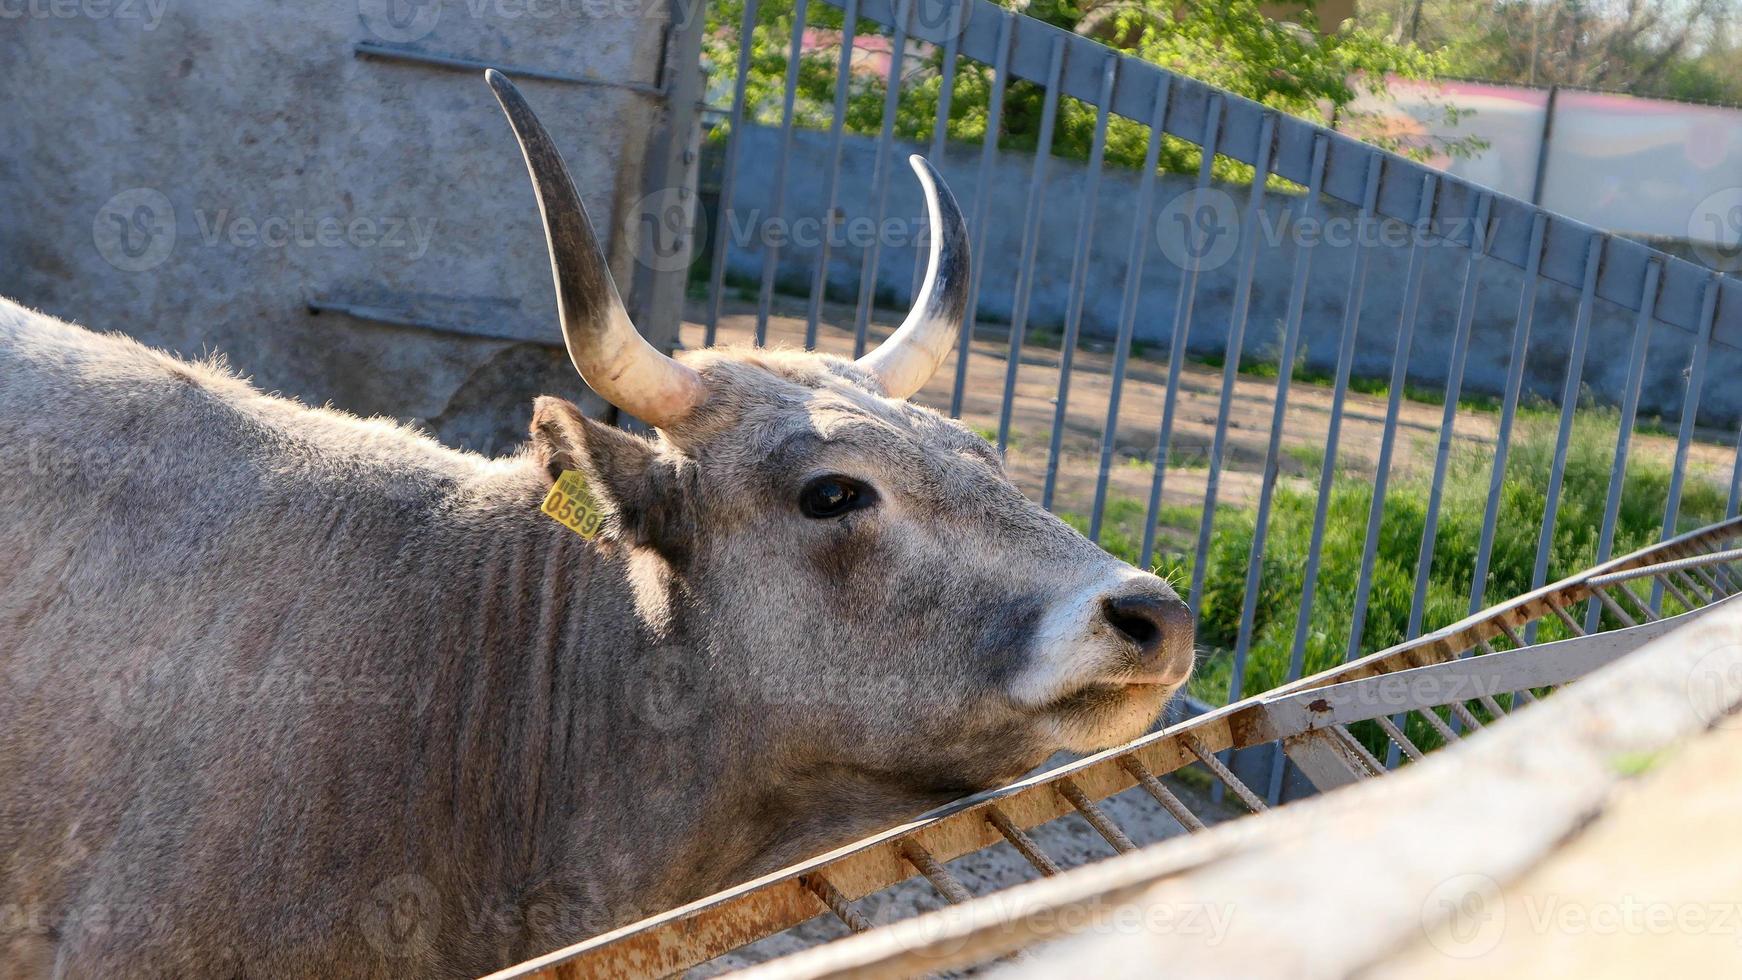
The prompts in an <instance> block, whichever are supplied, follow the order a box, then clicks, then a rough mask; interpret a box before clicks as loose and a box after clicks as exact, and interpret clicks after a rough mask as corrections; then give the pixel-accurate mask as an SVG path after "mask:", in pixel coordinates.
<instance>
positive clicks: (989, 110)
mask: <svg viewBox="0 0 1742 980" xmlns="http://www.w3.org/2000/svg"><path fill="white" fill-rule="evenodd" d="M963 2H966V0H963ZM1015 24H1016V15H1015V14H1013V13H1010V12H1009V11H1005V10H1000V11H998V53H997V54H996V55H995V56H994V58H993V61H992V94H991V95H990V96H989V97H988V100H987V105H986V134H985V139H984V140H982V141H981V144H980V179H979V181H978V183H977V184H976V185H975V187H974V221H973V224H972V225H970V226H969V233H970V234H971V235H973V236H974V243H973V245H972V246H970V248H971V249H972V250H973V254H975V255H978V256H980V257H981V258H980V261H978V262H975V263H973V268H971V269H969V270H968V283H969V285H968V316H967V322H965V323H963V324H962V333H961V336H960V337H959V338H957V341H956V383H955V385H954V387H953V388H952V389H951V390H950V417H951V418H961V417H962V392H963V390H964V389H965V388H966V387H967V384H968V351H969V350H970V349H971V348H972V347H973V346H974V325H975V324H976V323H977V322H978V321H979V318H980V286H981V285H982V284H983V283H984V282H985V278H986V259H985V255H986V211H987V208H988V206H989V205H990V204H991V199H992V165H993V163H994V162H995V161H996V160H997V159H998V130H999V128H1000V127H1001V126H1003V124H1004V123H1003V120H1004V89H1005V87H1006V86H1008V85H1009V83H1010V41H1011V38H1012V36H1013V35H1012V31H1013V29H1014V27H1015Z"/></svg>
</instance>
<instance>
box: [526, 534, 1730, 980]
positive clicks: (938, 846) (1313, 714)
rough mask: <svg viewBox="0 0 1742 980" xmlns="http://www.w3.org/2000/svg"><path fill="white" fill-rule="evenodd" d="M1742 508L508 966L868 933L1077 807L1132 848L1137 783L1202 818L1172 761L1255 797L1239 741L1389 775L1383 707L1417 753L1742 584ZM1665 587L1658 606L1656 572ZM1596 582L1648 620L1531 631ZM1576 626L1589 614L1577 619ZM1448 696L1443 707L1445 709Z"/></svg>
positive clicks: (679, 966) (651, 969)
mask: <svg viewBox="0 0 1742 980" xmlns="http://www.w3.org/2000/svg"><path fill="white" fill-rule="evenodd" d="M1739 544H1742V518H1733V519H1731V520H1729V521H1726V522H1724V523H1721V524H1717V525H1713V526H1711V527H1708V528H1704V529H1701V530H1699V531H1695V532H1691V533H1689V534H1685V535H1682V536H1680V537H1677V538H1674V539H1671V540H1669V541H1666V542H1664V543H1662V544H1658V545H1654V546H1652V547H1649V548H1646V549H1643V550H1641V551H1638V552H1634V553H1633V554H1630V555H1627V556H1624V557H1622V558H1617V559H1614V560H1612V561H1609V562H1606V563H1604V564H1603V565H1600V566H1597V567H1596V568H1593V569H1591V570H1589V571H1586V572H1582V573H1580V574H1578V575H1575V576H1572V577H1570V578H1567V579H1565V580H1562V581H1560V582H1557V583H1555V584H1553V585H1551V586H1548V587H1546V588H1543V589H1539V590H1536V591H1534V592H1531V593H1529V594H1527V595H1524V596H1520V597H1518V598H1515V599H1512V600H1510V601H1507V602H1504V603H1501V604H1500V605H1497V606H1494V607H1493V608H1491V609H1488V610H1485V611H1483V612H1481V613H1479V614H1477V615H1474V616H1471V617H1469V618H1467V619H1465V620H1463V621H1461V622H1459V623H1457V624H1455V625H1453V626H1449V627H1447V628H1445V629H1442V630H1438V631H1436V632H1433V633H1430V634H1428V635H1426V636H1423V637H1420V638H1418V639H1416V640H1412V641H1410V642H1408V643H1404V644H1401V645H1399V646H1396V647H1393V648H1391V649H1389V650H1384V651H1381V652H1379V653H1376V654H1373V655H1371V656H1368V657H1364V658H1362V659H1360V660H1357V661H1355V662H1353V663H1350V664H1347V665H1345V666H1343V667H1340V668H1337V669H1335V670H1332V671H1328V672H1326V673H1323V674H1320V675H1317V676H1315V677H1311V678H1308V679H1306V680H1303V681H1299V682H1296V683H1293V684H1289V685H1286V686H1285V687H1283V688H1280V689H1278V690H1276V691H1273V692H1271V693H1269V694H1265V695H1261V696H1258V697H1253V698H1249V699H1247V700H1245V701H1242V702H1239V703H1236V704H1232V705H1229V706H1227V707H1225V708H1222V709H1219V710H1216V711H1213V712H1210V713H1208V714H1204V715H1201V716H1199V717H1196V718H1193V719H1191V720H1190V721H1187V722H1185V723H1183V724H1179V725H1175V726H1173V727H1171V728H1168V729H1166V730H1164V731H1161V732H1157V733H1155V734H1153V735H1149V736H1146V737H1144V738H1142V739H1139V740H1137V741H1135V742H1132V743H1131V744H1130V745H1127V746H1124V747H1123V748H1120V749H1116V750H1112V751H1109V752H1103V753H1100V754H1098V755H1095V756H1091V757H1089V758H1086V759H1082V760H1080V761H1077V762H1073V763H1071V764H1069V765H1066V766H1062V767H1060V768H1057V769H1054V770H1052V771H1049V772H1046V773H1042V774H1040V775H1037V776H1034V777H1031V778H1029V779H1026V780H1023V781H1022V782H1020V783H1017V784H1015V785H1012V786H1008V787H1005V788H1003V789H999V790H995V791H992V792H988V793H983V794H979V795H977V796H973V797H970V798H967V799H964V800H961V801H959V802H957V803H954V804H951V805H950V806H947V807H943V808H941V809H939V810H937V811H934V812H933V813H931V814H928V815H927V816H925V817H922V818H920V819H918V820H915V821H913V822H912V823H910V824H907V825H906V826H902V827H898V828H895V829H893V830H890V831H887V832H885V833H883V834H879V835H876V836H874V837H870V838H867V839H865V840H863V841H861V842H859V843H857V844H854V845H851V846H849V847H846V848H842V849H841V850H838V851H835V852H833V853H831V854H827V855H823V856H821V857H818V858H815V859H813V860H811V861H807V862H804V863H802V864H798V865H794V866H793V867H790V868H787V869H785V870H783V871H780V872H777V873H775V874H772V875H769V876H767V877H766V878H763V879H761V880H759V881H755V882H751V883H749V884H746V885H743V886H740V887H738V888H735V889H731V890H729V891H726V892H721V893H720V894H718V895H714V896H711V897H709V898H705V899H702V900H701V901H698V902H694V903H692V904H690V905H687V906H684V907H682V908H679V909H674V910H672V911H670V912H667V913H664V914H662V915H659V916H655V917H652V918H649V919H646V920H644V921H642V922H639V923H636V924H634V925H630V926H627V927H625V928H622V929H619V930H616V931H615V932H611V933H607V934H605V935H602V936H599V937H596V938H594V939H590V940H588V941H586V942H584V943H581V944H579V945H577V946H573V947H570V948H568V949H565V950H559V951H557V952H555V953H552V954H550V955H548V956H545V957H542V958H540V959H537V960H533V961H531V962H528V963H525V964H522V965H520V966H517V967H513V968H510V969H508V970H504V971H502V972H501V973H498V974H495V975H494V977H495V978H500V980H507V978H527V980H529V978H534V977H581V976H585V977H607V976H624V977H629V976H664V975H667V974H672V973H677V972H680V971H682V970H685V969H688V968H690V967H693V966H696V965H699V964H701V963H704V962H706V961H708V960H710V959H713V958H714V957H717V956H720V955H722V954H724V953H727V952H730V951H732V950H735V949H738V948H740V947H742V946H745V945H748V944H749V943H751V942H754V941H756V940H758V939H761V938H763V937H766V936H770V935H773V934H774V933H777V932H780V931H783V930H785V929H788V928H791V927H792V926H795V925H798V924H799V923H801V922H803V921H805V920H807V919H810V918H812V917H814V916H817V915H821V914H833V915H835V916H838V917H839V918H840V919H841V920H842V921H844V922H845V923H846V925H847V926H848V927H849V928H850V929H852V930H853V931H855V932H858V931H863V930H864V929H865V928H867V927H868V926H869V925H870V920H869V919H868V918H867V917H866V916H865V915H864V914H863V913H862V912H861V911H860V910H859V908H858V906H857V905H856V903H857V902H859V901H861V900H863V899H864V898H865V897H867V896H869V895H872V894H873V893H876V892H879V891H881V890H883V889H885V888H888V887H890V886H892V885H895V884H897V883H899V882H901V881H903V880H905V879H907V878H910V877H912V876H914V875H915V874H919V875H923V876H924V877H925V878H926V879H927V880H928V881H930V882H931V883H932V885H933V887H935V888H936V889H937V891H938V894H939V895H941V896H942V897H943V898H944V899H945V900H946V901H947V902H950V903H952V904H955V903H960V902H962V901H966V900H967V899H969V898H971V897H974V896H973V895H972V894H971V893H970V892H969V890H968V889H967V888H966V886H965V885H963V884H962V882H961V881H960V880H959V879H958V878H956V877H955V876H954V875H952V874H951V873H950V871H949V870H948V867H947V862H949V861H952V860H955V859H957V858H960V857H962V856H964V855H968V854H972V853H974V852H977V851H980V850H982V849H984V848H987V847H990V846H992V845H994V844H997V843H999V842H1008V843H1010V844H1011V845H1012V846H1013V847H1014V848H1015V849H1016V850H1017V852H1018V853H1020V854H1022V855H1023V857H1024V858H1026V859H1027V860H1028V861H1029V862H1030V863H1031V864H1032V865H1033V866H1034V869H1035V870H1036V872H1037V873H1038V874H1041V875H1051V874H1055V873H1057V871H1058V870H1060V867H1061V862H1060V861H1059V859H1058V858H1057V857H1056V856H1054V855H1048V854H1046V853H1045V852H1043V851H1042V850H1041V849H1040V847H1039V846H1038V845H1037V844H1036V843H1035V841H1034V839H1033V837H1032V836H1031V834H1030V833H1029V832H1030V831H1032V830H1033V829H1034V828H1035V827H1037V826H1040V825H1042V824H1046V823H1050V822H1052V821H1055V820H1058V819H1059V818H1061V817H1064V816H1066V815H1068V814H1071V813H1077V814H1081V815H1082V816H1083V817H1084V818H1086V819H1087V820H1088V822H1089V823H1090V825H1091V826H1093V827H1094V828H1095V830H1096V831H1097V832H1099V833H1100V834H1101V835H1102V836H1103V837H1105V838H1106V840H1107V841H1108V843H1109V844H1111V845H1112V846H1113V848H1114V849H1115V851H1117V852H1120V853H1123V852H1126V851H1129V850H1131V849H1132V848H1133V844H1132V842H1131V840H1130V839H1129V837H1128V836H1127V834H1126V833H1125V831H1124V830H1123V829H1122V828H1121V827H1120V826H1119V825H1118V823H1116V822H1115V821H1114V819H1113V818H1112V817H1111V816H1110V815H1109V814H1108V813H1107V812H1106V809H1105V808H1104V807H1102V806H1100V805H1099V804H1100V801H1102V800H1104V799H1106V798H1107V797H1110V796H1113V795H1114V794H1117V793H1122V792H1124V791H1126V790H1130V789H1132V788H1134V787H1141V788H1142V789H1143V790H1144V791H1146V792H1147V793H1148V794H1149V795H1150V796H1151V797H1152V798H1153V800H1154V802H1155V804H1156V805H1157V806H1158V807H1160V808H1162V809H1163V810H1165V811H1167V812H1168V813H1169V814H1171V815H1173V817H1174V818H1175V819H1177V820H1178V821H1179V823H1180V824H1181V826H1182V827H1183V828H1184V829H1185V830H1186V831H1187V832H1195V831H1198V830H1201V829H1202V828H1203V822H1202V819H1201V818H1200V816H1199V815H1198V814H1196V813H1194V812H1193V811H1192V810H1191V809H1190V808H1189V807H1188V806H1187V805H1186V804H1185V803H1184V802H1183V801H1182V800H1181V799H1180V798H1179V796H1178V795H1176V794H1175V793H1173V792H1172V791H1171V790H1170V789H1169V788H1168V787H1167V786H1166V785H1165V784H1164V783H1163V782H1162V781H1161V780H1160V778H1159V777H1160V776H1164V775H1167V774H1169V773H1173V772H1177V771H1179V770H1181V769H1184V768H1186V767H1188V766H1193V765H1196V766H1201V767H1203V768H1205V769H1207V770H1208V772H1209V773H1210V774H1211V776H1212V777H1213V778H1214V779H1215V780H1217V781H1218V782H1219V783H1220V784H1222V785H1224V786H1225V787H1227V789H1228V790H1229V791H1230V792H1231V793H1232V794H1233V795H1234V796H1235V797H1237V798H1238V799H1239V800H1241V801H1242V802H1243V803H1244V804H1245V806H1246V807H1248V808H1250V809H1252V810H1254V811H1257V810H1263V809H1265V806H1266V804H1265V802H1264V800H1263V799H1262V797H1261V796H1260V795H1259V794H1258V793H1257V792H1256V791H1255V790H1254V789H1253V788H1252V787H1250V786H1249V785H1247V784H1246V783H1245V782H1243V781H1242V780H1241V779H1240V778H1239V777H1238V776H1237V775H1235V774H1234V773H1233V772H1232V771H1231V770H1229V769H1228V768H1227V767H1226V766H1225V765H1223V764H1222V763H1221V762H1220V761H1218V759H1217V753H1220V752H1224V751H1227V750H1240V749H1252V748H1256V747H1261V746H1265V745H1273V744H1275V745H1280V746H1281V748H1282V749H1283V751H1284V752H1285V753H1286V754H1287V756H1288V758H1289V759H1290V760H1292V761H1293V762H1294V763H1295V764H1296V765H1297V766H1299V767H1300V769H1301V771H1302V772H1303V773H1305V775H1306V776H1307V778H1309V779H1310V780H1311V781H1312V783H1313V784H1314V786H1316V787H1317V788H1319V789H1321V790H1322V789H1330V788H1334V787H1337V786H1342V785H1346V784H1349V783H1352V782H1356V781H1359V780H1363V779H1369V778H1374V777H1377V776H1380V775H1382V774H1384V773H1385V772H1386V771H1387V766H1386V764H1385V763H1384V762H1382V761H1381V760H1380V759H1379V757H1378V755H1377V754H1376V753H1375V752H1374V751H1373V742H1374V740H1373V737H1372V734H1373V733H1371V732H1368V733H1363V732H1361V731H1360V728H1359V726H1361V725H1362V724H1364V723H1365V724H1372V725H1374V726H1375V729H1376V730H1377V731H1378V732H1382V733H1383V734H1384V738H1385V739H1386V741H1388V742H1389V744H1391V745H1395V746H1397V747H1398V748H1399V749H1400V750H1401V751H1402V752H1403V753H1404V758H1403V761H1401V762H1400V763H1399V764H1408V761H1410V760H1414V759H1417V758H1420V757H1421V755H1422V754H1423V750H1422V748H1421V747H1420V746H1418V745H1417V744H1416V742H1415V740H1414V739H1413V738H1412V737H1411V736H1409V735H1408V734H1406V733H1405V732H1404V727H1405V726H1406V721H1405V720H1404V719H1406V718H1415V719H1420V720H1422V721H1423V722H1425V723H1426V727H1427V729H1428V730H1431V731H1433V732H1435V733H1436V734H1437V735H1438V737H1439V738H1440V740H1441V742H1442V743H1443V742H1451V741H1456V740H1457V739H1458V737H1459V735H1458V731H1457V727H1458V726H1464V727H1466V728H1476V727H1480V726H1482V725H1485V724H1487V723H1489V722H1492V721H1494V720H1496V719H1499V718H1502V717H1504V716H1505V715H1506V714H1508V713H1510V712H1512V711H1517V710H1520V709H1523V708H1525V707H1527V706H1528V705H1529V704H1530V703H1531V702H1532V701H1534V700H1536V699H1537V698H1539V697H1541V696H1543V695H1545V694H1547V693H1548V692H1550V691H1552V690H1553V689H1554V688H1557V687H1559V686H1561V685H1563V684H1567V683H1571V682H1573V681H1575V680H1577V679H1578V678H1580V677H1582V676H1584V675H1585V674H1587V673H1589V672H1591V671H1592V670H1595V669H1596V668H1598V667H1601V666H1603V665H1604V664H1607V663H1610V662H1612V661H1614V660H1616V659H1618V658H1620V657H1622V656H1624V655H1625V654H1627V653H1629V652H1631V651H1632V650H1635V649H1637V648H1638V647H1640V646H1641V645H1643V644H1644V643H1646V642H1647V641H1649V640H1651V639H1654V638H1656V637H1657V636H1660V635H1662V634H1664V633H1666V632H1668V631H1669V630H1671V629H1673V628H1675V627H1676V626H1679V625H1681V624H1683V623H1685V622H1686V621H1687V620H1688V619H1690V618H1692V617H1696V616H1699V615H1701V614H1702V613H1703V612H1705V611H1706V610H1709V609H1712V608H1715V607H1716V606H1717V605H1718V604H1720V603H1724V602H1727V601H1729V600H1730V599H1731V598H1732V597H1734V596H1735V595H1737V594H1738V593H1739V592H1742V547H1738V545H1739ZM1655 586H1661V587H1662V589H1663V590H1664V592H1665V593H1666V595H1667V598H1666V600H1665V607H1664V609H1663V610H1662V611H1653V610H1652V609H1651V601H1650V597H1649V594H1647V593H1646V592H1645V589H1646V588H1648V587H1655ZM1592 596H1596V597H1597V598H1598V600H1599V601H1600V602H1604V603H1605V604H1607V603H1609V602H1613V603H1615V607H1616V608H1621V609H1625V610H1628V616H1629V618H1634V619H1637V620H1638V623H1637V625H1633V626H1627V627H1623V628H1620V629H1615V630H1609V631H1605V632H1600V633H1591V634H1580V635H1575V636H1573V637H1571V638H1569V639H1564V640H1558V641H1552V642H1545V643H1541V644H1536V645H1530V644H1528V643H1526V642H1525V641H1524V640H1523V637H1522V635H1521V632H1520V631H1521V630H1523V629H1525V628H1526V627H1528V625H1529V624H1531V623H1534V622H1537V621H1538V620H1540V619H1542V618H1544V617H1548V616H1556V617H1566V616H1567V612H1566V611H1567V610H1568V609H1570V608H1573V607H1575V606H1576V604H1577V603H1579V602H1582V601H1585V600H1587V599H1589V598H1590V597H1592ZM1566 621H1567V622H1568V624H1569V625H1572V626H1575V627H1576V626H1577V621H1576V620H1573V619H1570V618H1568V619H1566ZM1442 712H1443V713H1442Z"/></svg>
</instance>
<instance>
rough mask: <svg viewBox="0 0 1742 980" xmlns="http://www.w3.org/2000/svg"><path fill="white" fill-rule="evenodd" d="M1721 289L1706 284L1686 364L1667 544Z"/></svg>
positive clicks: (1656, 590) (1658, 588)
mask: <svg viewBox="0 0 1742 980" xmlns="http://www.w3.org/2000/svg"><path fill="white" fill-rule="evenodd" d="M1722 288H1723V279H1722V277H1720V276H1718V275H1713V276H1712V278H1710V279H1708V280H1706V297H1705V300H1704V302H1703V304H1702V306H1701V309H1700V326H1699V333H1698V334H1696V335H1695V337H1694V350H1693V356H1692V360H1691V361H1690V363H1689V364H1688V372H1687V373H1688V385H1687V392H1686V394H1685V395H1684V396H1683V397H1682V418H1681V425H1679V426H1677V429H1676V437H1675V465H1674V466H1673V467H1671V468H1670V471H1669V501H1668V502H1667V503H1666V504H1665V505H1664V508H1663V537H1664V540H1668V539H1670V538H1672V537H1674V536H1675V525H1676V518H1677V517H1678V516H1680V513H1681V503H1682V480H1683V478H1684V477H1686V475H1687V467H1688V444H1689V443H1691V442H1692V441H1693V438H1694V420H1695V419H1696V418H1697V417H1698V416H1699V414H1700V389H1701V388H1702V387H1703V386H1704V385H1705V383H1706V352H1707V350H1708V349H1709V348H1710V347H1711V343H1712V322H1713V320H1714V319H1715V318H1716V317H1717V314H1718V292H1719V290H1721V289H1722ZM1662 608H1663V583H1662V582H1661V581H1654V582H1653V583H1652V586H1651V609H1652V611H1653V612H1656V611H1658V610H1660V609H1662Z"/></svg>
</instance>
